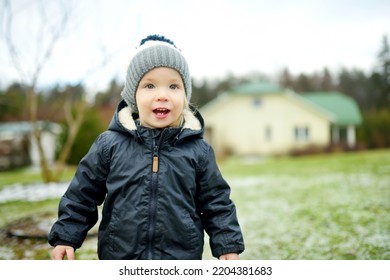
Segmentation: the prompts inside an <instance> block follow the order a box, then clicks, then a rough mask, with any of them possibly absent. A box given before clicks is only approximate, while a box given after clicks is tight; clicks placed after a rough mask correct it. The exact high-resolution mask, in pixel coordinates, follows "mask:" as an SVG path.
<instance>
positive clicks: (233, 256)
mask: <svg viewBox="0 0 390 280" xmlns="http://www.w3.org/2000/svg"><path fill="white" fill-rule="evenodd" d="M219 259H220V260H239V259H240V257H239V256H238V254H235V253H230V254H226V255H222V256H220V257H219Z"/></svg>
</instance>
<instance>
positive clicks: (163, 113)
mask: <svg viewBox="0 0 390 280" xmlns="http://www.w3.org/2000/svg"><path fill="white" fill-rule="evenodd" d="M169 112H170V110H169V109H167V108H156V109H154V110H153V113H154V114H156V115H157V116H161V117H163V116H166V115H167V114H168V113H169Z"/></svg>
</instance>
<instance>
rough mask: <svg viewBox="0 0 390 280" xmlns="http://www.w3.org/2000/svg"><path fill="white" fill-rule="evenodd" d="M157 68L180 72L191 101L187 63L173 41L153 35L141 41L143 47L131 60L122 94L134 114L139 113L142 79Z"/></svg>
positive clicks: (139, 48)
mask: <svg viewBox="0 0 390 280" xmlns="http://www.w3.org/2000/svg"><path fill="white" fill-rule="evenodd" d="M157 67H169V68H172V69H175V70H176V71H177V72H179V74H180V76H181V78H182V80H183V83H184V87H185V92H186V96H187V100H188V102H189V101H190V99H191V94H192V88H191V77H190V72H189V69H188V64H187V61H186V60H185V58H184V56H183V55H182V54H181V52H180V50H179V49H177V48H176V46H175V45H174V44H173V42H172V41H170V40H169V39H166V38H165V37H163V36H159V35H151V36H148V37H147V38H145V39H143V40H142V41H141V45H140V46H139V47H138V49H137V52H136V54H135V55H134V57H133V58H132V59H131V61H130V64H129V67H128V70H127V75H126V80H125V86H124V88H123V90H122V93H121V96H122V98H123V99H124V100H125V102H126V103H127V104H128V106H130V108H131V110H132V112H134V113H138V108H137V103H136V100H135V93H136V91H137V88H138V85H139V83H140V81H141V79H142V77H143V76H144V75H145V74H146V73H147V72H149V71H150V70H152V69H154V68H157Z"/></svg>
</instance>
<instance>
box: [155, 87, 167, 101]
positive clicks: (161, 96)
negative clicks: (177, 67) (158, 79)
mask: <svg viewBox="0 0 390 280" xmlns="http://www.w3.org/2000/svg"><path fill="white" fill-rule="evenodd" d="M156 99H157V101H167V100H168V91H167V90H166V89H163V88H161V89H159V90H158V93H157V96H156Z"/></svg>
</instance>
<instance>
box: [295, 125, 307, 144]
mask: <svg viewBox="0 0 390 280" xmlns="http://www.w3.org/2000/svg"><path fill="white" fill-rule="evenodd" d="M294 137H295V141H296V142H307V141H309V128H308V127H307V126H297V127H295V128H294Z"/></svg>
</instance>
